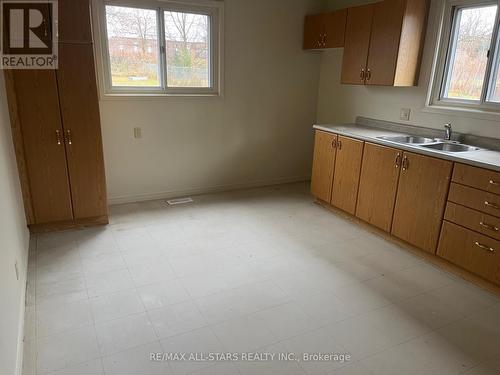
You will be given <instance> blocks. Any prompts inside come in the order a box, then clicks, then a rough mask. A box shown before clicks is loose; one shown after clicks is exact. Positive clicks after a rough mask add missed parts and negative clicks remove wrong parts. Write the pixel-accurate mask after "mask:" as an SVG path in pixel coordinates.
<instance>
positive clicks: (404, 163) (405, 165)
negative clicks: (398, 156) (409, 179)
mask: <svg viewBox="0 0 500 375" xmlns="http://www.w3.org/2000/svg"><path fill="white" fill-rule="evenodd" d="M402 166H403V171H406V170H407V169H408V168H409V167H410V162H409V160H408V156H406V155H405V156H404V157H403V163H402Z"/></svg>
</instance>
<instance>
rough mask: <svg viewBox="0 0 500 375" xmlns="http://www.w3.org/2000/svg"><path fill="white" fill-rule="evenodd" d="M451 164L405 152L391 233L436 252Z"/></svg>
mask: <svg viewBox="0 0 500 375" xmlns="http://www.w3.org/2000/svg"><path fill="white" fill-rule="evenodd" d="M451 169H452V163H451V162H449V161H446V160H441V159H435V158H431V157H428V156H422V155H417V154H412V153H409V152H405V153H404V155H403V161H402V169H401V175H400V177H399V186H398V193H397V198H396V206H395V208H394V218H393V222H392V234H393V235H394V236H396V237H398V238H400V239H402V240H404V241H406V242H409V243H410V244H412V245H415V246H417V247H418V248H420V249H423V250H425V251H428V252H430V253H435V251H436V245H437V241H438V237H439V231H440V229H441V221H442V219H443V213H444V207H445V204H446V195H447V194H448V187H449V185H450V178H451Z"/></svg>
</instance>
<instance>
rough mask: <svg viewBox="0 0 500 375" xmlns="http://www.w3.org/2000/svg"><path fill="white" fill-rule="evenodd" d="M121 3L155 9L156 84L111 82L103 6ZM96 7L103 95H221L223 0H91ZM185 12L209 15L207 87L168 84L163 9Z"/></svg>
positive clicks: (131, 6)
mask: <svg viewBox="0 0 500 375" xmlns="http://www.w3.org/2000/svg"><path fill="white" fill-rule="evenodd" d="M107 5H110V6H122V7H129V8H138V9H150V10H154V11H156V18H157V35H158V50H157V52H158V59H159V60H158V79H159V81H160V85H159V86H158V87H147V86H136V87H134V86H113V85H112V74H111V59H110V53H109V45H108V32H107V31H108V30H107V22H106V6H107ZM93 7H95V9H96V10H97V12H96V14H97V17H96V25H95V26H97V28H96V29H97V30H98V34H99V35H98V38H96V40H99V42H100V43H98V45H96V46H95V47H96V50H97V51H96V52H97V54H96V55H97V56H99V57H100V58H99V61H98V64H97V65H98V66H99V72H100V73H101V74H100V77H99V81H100V83H101V85H100V86H101V95H102V96H104V97H131V96H138V97H150V96H220V95H222V65H223V64H222V58H221V57H222V56H223V53H222V48H223V40H222V38H223V8H224V3H223V2H220V1H214V0H201V1H190V0H187V1H183V2H182V3H180V2H178V1H170V0H165V1H163V0H93ZM165 11H174V12H186V13H194V14H202V15H206V16H208V17H209V18H208V19H209V37H208V45H209V82H210V87H168V86H167V61H166V43H165V29H164V27H165V23H164V12H165Z"/></svg>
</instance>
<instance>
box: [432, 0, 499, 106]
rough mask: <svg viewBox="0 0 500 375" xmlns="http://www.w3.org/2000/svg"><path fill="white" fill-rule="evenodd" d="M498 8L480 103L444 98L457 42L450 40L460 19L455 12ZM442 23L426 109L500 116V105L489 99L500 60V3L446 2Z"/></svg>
mask: <svg viewBox="0 0 500 375" xmlns="http://www.w3.org/2000/svg"><path fill="white" fill-rule="evenodd" d="M488 5H497V6H498V9H497V14H496V18H495V24H494V27H493V33H492V38H491V44H490V55H489V58H488V61H487V64H486V71H485V78H484V81H483V88H482V92H481V96H480V99H479V100H465V99H455V98H444V97H443V96H442V94H443V92H444V88H445V86H446V83H447V77H448V75H449V74H450V69H449V68H450V64H449V62H450V59H451V56H452V55H453V50H454V47H455V45H454V43H452V41H451V39H452V38H453V37H454V36H455V31H456V26H457V20H456V17H455V15H456V12H457V11H458V10H459V9H463V8H469V7H474V6H488ZM440 21H441V24H440V30H439V34H438V43H437V45H436V54H435V58H434V64H433V69H432V73H431V81H430V84H429V92H428V96H427V103H426V106H427V107H429V108H430V109H433V108H435V109H438V110H452V111H466V112H478V113H492V114H494V115H500V103H495V102H491V101H488V100H487V96H488V94H489V93H490V90H491V87H492V85H493V81H494V76H493V75H492V73H493V72H494V70H495V68H496V69H498V67H495V66H494V62H495V61H496V60H497V59H498V58H499V57H500V43H499V24H500V1H498V0H446V1H444V2H443V7H442V10H441V19H440Z"/></svg>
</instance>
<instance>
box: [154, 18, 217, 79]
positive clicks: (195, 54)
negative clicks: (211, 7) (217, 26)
mask: <svg viewBox="0 0 500 375" xmlns="http://www.w3.org/2000/svg"><path fill="white" fill-rule="evenodd" d="M164 18H165V45H166V60H167V85H168V86H169V87H210V74H209V65H210V64H209V58H210V56H209V17H208V16H206V15H202V14H194V13H184V12H173V11H165V12H164Z"/></svg>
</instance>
